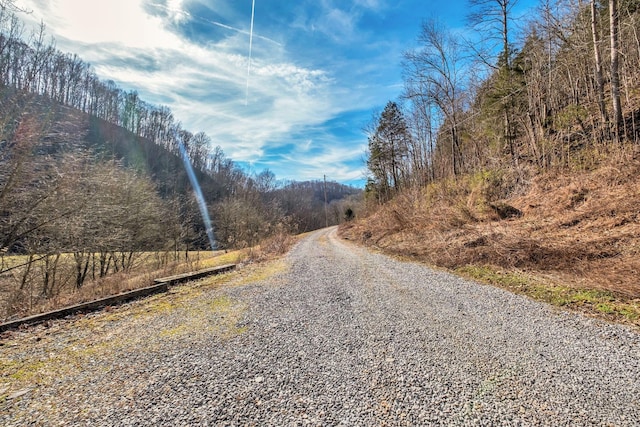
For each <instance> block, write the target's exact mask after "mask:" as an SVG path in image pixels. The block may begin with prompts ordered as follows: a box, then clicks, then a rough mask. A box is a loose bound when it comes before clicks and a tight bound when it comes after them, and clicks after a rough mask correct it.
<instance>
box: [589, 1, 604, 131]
mask: <svg viewBox="0 0 640 427" xmlns="http://www.w3.org/2000/svg"><path fill="white" fill-rule="evenodd" d="M591 35H592V37H593V53H594V59H595V63H596V64H595V65H596V86H597V87H596V90H597V92H598V94H597V96H598V108H599V109H600V118H601V119H602V123H603V124H605V125H606V123H607V122H608V118H607V109H606V107H605V104H604V79H603V77H602V58H601V57H600V47H599V43H600V41H599V40H598V23H597V11H596V0H591Z"/></svg>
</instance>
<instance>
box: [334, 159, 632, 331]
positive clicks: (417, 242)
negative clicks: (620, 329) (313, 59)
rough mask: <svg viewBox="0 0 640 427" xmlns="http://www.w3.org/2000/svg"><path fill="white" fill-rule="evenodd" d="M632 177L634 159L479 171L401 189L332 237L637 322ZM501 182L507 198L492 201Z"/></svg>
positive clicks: (613, 317)
mask: <svg viewBox="0 0 640 427" xmlns="http://www.w3.org/2000/svg"><path fill="white" fill-rule="evenodd" d="M638 176H640V160H638V159H627V160H625V161H624V162H618V163H617V164H614V165H612V164H611V163H610V164H609V165H608V166H601V167H599V168H598V169H597V170H592V171H586V172H579V173H573V174H571V175H568V174H561V173H547V174H545V175H537V176H535V177H533V178H528V179H522V178H519V179H518V180H514V179H513V176H506V175H504V174H496V173H493V172H491V173H484V174H479V175H476V176H473V177H465V178H460V179H458V180H457V181H455V182H453V181H450V182H446V183H439V184H437V185H433V186H431V187H428V188H423V189H420V190H414V191H410V192H406V193H405V194H402V195H400V196H398V197H397V198H396V199H394V200H393V201H392V202H390V203H388V204H386V205H384V206H383V207H382V208H380V209H379V210H377V211H376V212H375V213H374V214H372V215H370V216H369V217H367V218H365V219H362V220H360V221H357V222H354V223H350V224H348V225H346V226H344V227H343V228H342V229H341V234H342V235H343V236H344V237H346V238H349V239H351V240H355V241H359V242H363V243H364V244H366V245H370V246H374V247H378V248H380V249H382V250H383V251H385V252H388V253H392V254H396V255H400V256H407V257H410V258H414V259H417V260H420V261H424V262H427V263H429V264H432V265H435V266H439V267H444V268H448V269H452V270H456V271H459V272H461V273H464V274H467V275H470V276H472V277H474V278H478V279H482V280H485V281H488V282H492V283H494V284H498V285H501V286H503V287H507V288H510V289H512V290H515V291H518V292H522V293H525V294H528V295H530V296H533V297H534V298H536V299H542V300H547V301H548V302H551V303H554V304H556V305H568V306H574V307H576V308H579V309H580V310H582V311H588V312H593V313H595V314H597V315H599V316H604V317H607V318H610V319H615V320H622V321H625V322H629V321H630V322H631V323H635V324H637V325H640V279H638V277H639V275H638V273H639V272H640V180H639V179H638ZM513 182H518V185H519V188H518V189H515V190H514V186H513ZM505 183H510V184H509V185H507V186H511V187H510V190H509V191H508V193H510V196H509V197H506V198H502V199H498V198H496V197H495V194H499V193H500V191H497V192H496V188H497V187H502V189H503V190H504V188H505Z"/></svg>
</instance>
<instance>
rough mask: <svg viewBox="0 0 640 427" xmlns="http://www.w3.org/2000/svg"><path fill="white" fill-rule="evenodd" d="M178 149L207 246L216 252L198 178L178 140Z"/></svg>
mask: <svg viewBox="0 0 640 427" xmlns="http://www.w3.org/2000/svg"><path fill="white" fill-rule="evenodd" d="M178 148H179V149H180V154H181V155H182V161H183V162H184V168H185V169H186V170H187V176H189V181H190V182H191V187H192V188H193V191H194V192H195V194H196V199H197V201H198V207H199V208H200V215H201V216H202V221H203V222H204V227H205V230H206V233H207V238H208V239H209V245H210V246H211V250H212V251H214V250H216V247H217V245H216V239H215V237H214V236H213V226H212V225H211V217H210V216H209V210H208V209H207V203H206V202H205V200H204V196H203V194H202V189H201V188H200V184H199V183H198V178H196V174H195V172H194V171H193V166H191V160H189V155H188V154H187V150H185V148H184V144H183V143H182V141H180V140H178Z"/></svg>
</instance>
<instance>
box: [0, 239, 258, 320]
mask: <svg viewBox="0 0 640 427" xmlns="http://www.w3.org/2000/svg"><path fill="white" fill-rule="evenodd" d="M158 256H159V254H158V253H154V252H148V253H141V254H138V262H136V263H135V265H134V267H133V268H132V269H131V270H129V271H126V272H118V273H114V274H111V275H109V276H106V277H104V278H102V279H97V280H93V281H87V282H86V283H85V284H84V285H83V286H82V287H81V288H80V289H76V288H75V287H74V286H73V284H71V283H64V284H62V285H60V286H59V288H58V289H57V291H56V293H55V295H54V296H52V297H51V298H42V297H41V296H40V291H39V289H38V286H37V284H32V285H28V286H26V287H24V288H23V289H22V290H20V289H19V286H20V282H19V276H20V275H19V273H20V271H19V270H14V271H12V273H14V274H9V273H6V274H4V275H2V276H1V277H0V320H2V319H4V320H8V319H10V318H20V317H25V316H29V315H32V314H37V313H43V312H46V311H50V310H55V309H58V308H61V307H66V306H70V305H73V304H78V303H82V302H87V301H92V300H95V299H99V298H103V297H107V296H111V295H116V294H119V293H122V292H127V291H130V290H134V289H139V288H143V287H146V286H151V285H152V284H153V281H154V279H156V278H158V277H163V276H168V275H173V274H179V273H185V272H189V271H194V270H198V269H202V268H207V267H216V266H219V265H224V264H230V263H237V262H242V261H244V260H246V259H247V258H248V255H247V252H246V251H236V252H229V253H225V252H223V251H217V252H189V254H188V258H187V257H186V256H185V254H184V253H183V254H182V259H181V260H180V261H174V262H170V263H166V264H165V265H163V266H162V267H160V266H159V265H158V263H157V262H156V261H157V258H158ZM19 258H20V257H12V259H11V260H10V261H11V262H12V263H14V264H16V265H19V264H20V263H21V262H23V260H21V259H19ZM21 258H26V257H21ZM59 268H60V274H61V275H62V272H63V270H67V269H72V268H73V266H72V265H71V260H70V259H69V257H63V259H62V261H61V266H60V267H59Z"/></svg>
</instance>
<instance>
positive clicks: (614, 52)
mask: <svg viewBox="0 0 640 427" xmlns="http://www.w3.org/2000/svg"><path fill="white" fill-rule="evenodd" d="M618 15H619V14H618V0H609V22H610V25H611V27H610V31H611V97H612V102H613V120H614V132H615V138H616V140H617V141H618V142H620V141H621V140H622V136H621V134H620V132H621V130H622V106H621V104H620V70H619V66H620V65H619V64H620V42H619V40H618V32H619V29H620V28H619V24H618Z"/></svg>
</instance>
